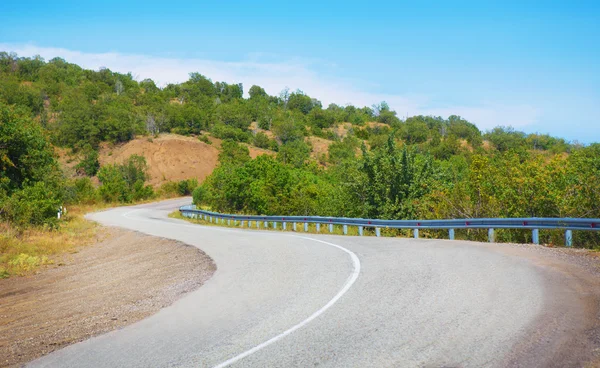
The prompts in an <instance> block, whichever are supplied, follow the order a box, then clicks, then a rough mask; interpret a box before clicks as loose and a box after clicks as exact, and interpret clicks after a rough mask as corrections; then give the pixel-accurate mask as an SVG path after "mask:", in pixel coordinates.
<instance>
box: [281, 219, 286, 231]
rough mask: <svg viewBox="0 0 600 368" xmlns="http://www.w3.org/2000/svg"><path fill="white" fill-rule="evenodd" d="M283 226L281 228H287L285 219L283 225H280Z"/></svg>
mask: <svg viewBox="0 0 600 368" xmlns="http://www.w3.org/2000/svg"><path fill="white" fill-rule="evenodd" d="M281 226H282V227H283V230H286V229H287V224H286V223H285V221H284V222H283V225H281Z"/></svg>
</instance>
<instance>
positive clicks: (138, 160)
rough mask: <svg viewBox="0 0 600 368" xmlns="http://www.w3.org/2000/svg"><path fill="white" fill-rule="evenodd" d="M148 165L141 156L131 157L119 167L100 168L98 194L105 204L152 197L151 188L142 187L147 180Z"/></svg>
mask: <svg viewBox="0 0 600 368" xmlns="http://www.w3.org/2000/svg"><path fill="white" fill-rule="evenodd" d="M147 169H148V165H147V164H146V159H145V158H144V157H143V156H138V155H131V156H130V157H129V159H127V161H125V162H124V163H123V164H121V165H117V164H114V165H106V166H102V167H101V168H100V171H99V172H98V179H100V181H101V182H102V185H101V186H100V189H99V193H100V196H101V197H102V199H103V200H104V201H105V202H131V201H133V200H136V201H137V200H142V199H147V198H151V197H152V196H154V190H153V189H152V187H151V186H144V183H145V181H146V180H147V179H148V174H147V173H146V171H147Z"/></svg>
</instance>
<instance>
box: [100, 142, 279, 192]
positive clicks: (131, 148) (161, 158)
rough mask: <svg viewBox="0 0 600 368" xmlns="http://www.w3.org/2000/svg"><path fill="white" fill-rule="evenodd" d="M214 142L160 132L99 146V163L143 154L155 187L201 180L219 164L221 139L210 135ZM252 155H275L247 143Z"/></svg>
mask: <svg viewBox="0 0 600 368" xmlns="http://www.w3.org/2000/svg"><path fill="white" fill-rule="evenodd" d="M209 140H210V142H211V143H212V144H207V143H204V142H201V141H200V140H198V138H196V137H186V136H182V135H176V134H161V135H160V136H159V137H157V138H151V137H140V138H136V139H134V140H132V141H129V142H127V143H125V144H122V145H118V146H113V147H111V146H110V145H108V144H104V145H103V146H102V147H101V149H100V158H99V160H100V165H105V164H112V163H121V162H123V161H125V160H126V159H127V158H128V157H129V156H131V155H133V154H136V155H140V156H144V157H145V158H146V162H147V163H148V167H149V174H150V180H149V183H150V184H151V185H152V186H155V187H156V186H159V185H161V184H163V183H165V182H167V181H179V180H183V179H190V178H196V179H198V181H199V182H202V181H203V180H204V179H205V178H206V177H207V176H208V175H210V174H211V173H212V172H213V170H214V169H215V167H217V164H218V158H219V150H220V148H221V142H222V141H221V140H220V139H217V138H213V137H210V136H209ZM248 149H249V150H250V156H251V157H252V158H255V157H256V156H259V155H265V154H267V155H268V154H274V152H272V151H269V150H265V149H261V148H257V147H253V146H248Z"/></svg>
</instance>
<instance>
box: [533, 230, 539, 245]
mask: <svg viewBox="0 0 600 368" xmlns="http://www.w3.org/2000/svg"><path fill="white" fill-rule="evenodd" d="M531 240H532V241H533V244H540V230H539V229H533V230H532V231H531Z"/></svg>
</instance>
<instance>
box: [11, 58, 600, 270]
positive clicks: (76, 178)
mask: <svg viewBox="0 0 600 368" xmlns="http://www.w3.org/2000/svg"><path fill="white" fill-rule="evenodd" d="M509 123H510V122H507V124H509ZM160 133H175V134H182V135H191V136H195V137H197V138H198V139H199V140H201V141H202V142H211V140H210V139H209V137H211V139H214V138H219V139H221V140H222V143H221V145H220V147H221V148H220V150H221V153H220V156H219V164H218V166H217V167H216V169H215V170H214V171H213V173H212V174H211V175H210V176H209V177H208V178H207V179H206V180H204V181H203V183H201V185H200V186H198V184H199V183H198V181H196V180H195V179H190V180H183V181H181V182H167V183H165V184H163V185H162V186H161V187H152V186H150V185H148V165H147V163H146V159H145V158H144V157H143V156H138V155H132V156H130V157H128V158H126V159H124V160H123V161H122V162H115V163H112V164H106V165H104V166H102V165H100V162H99V148H100V145H101V143H102V142H108V143H110V144H121V143H125V142H128V141H130V140H133V139H134V138H136V137H137V136H148V140H152V137H153V136H156V135H158V134H160ZM324 142H326V143H324ZM322 144H325V146H319V147H317V146H316V145H322ZM249 145H250V146H254V147H258V148H262V149H264V150H267V151H266V152H269V153H270V154H269V155H259V156H258V157H256V158H251V156H250V154H249V149H248V146H249ZM55 147H60V148H61V150H66V151H68V152H70V153H71V154H72V157H77V160H79V162H77V163H76V165H75V171H76V172H75V174H74V175H71V174H66V170H65V169H64V168H62V167H61V166H60V165H59V163H58V161H57V157H56V153H55ZM317 149H318V150H317ZM598 183H600V145H598V144H592V145H589V146H583V145H580V144H577V143H576V142H567V141H565V140H564V139H560V138H555V137H551V136H548V135H544V134H525V133H522V132H519V131H515V130H513V129H512V128H510V127H497V128H495V129H493V130H491V131H487V132H481V131H480V130H479V129H478V128H477V127H476V126H475V125H474V124H472V123H471V122H469V121H466V120H465V119H463V118H461V117H459V116H450V117H448V118H442V117H434V116H413V117H406V118H404V119H402V118H400V117H398V116H397V114H396V112H395V111H393V110H391V109H390V107H389V106H388V105H387V103H385V102H381V103H379V104H376V105H374V106H371V107H356V106H352V105H344V106H342V105H336V104H330V105H329V106H326V107H325V106H323V105H322V104H321V102H320V101H318V100H317V99H315V98H312V97H310V96H308V95H307V94H305V93H304V92H302V91H300V90H296V91H290V90H288V89H286V90H284V91H282V92H281V93H280V94H279V95H278V96H271V95H269V94H267V93H266V91H265V90H264V89H263V88H261V87H260V86H256V85H254V86H251V87H250V88H249V90H248V93H247V96H244V88H243V86H242V85H241V84H235V83H234V84H229V83H226V82H218V81H217V82H213V81H211V80H210V79H208V78H207V77H205V76H203V75H201V74H199V73H191V74H190V78H189V80H187V81H186V82H183V83H180V84H169V85H167V86H165V87H162V88H159V87H158V86H156V84H155V83H154V82H153V81H152V80H150V79H146V80H143V81H140V82H138V81H136V80H134V78H133V77H132V75H130V74H121V73H115V72H112V71H110V70H108V69H104V68H103V69H100V70H98V71H91V70H85V69H83V68H81V67H79V66H77V65H75V64H70V63H67V62H66V61H65V60H63V59H60V58H55V59H52V60H50V61H45V60H43V59H42V58H39V57H34V58H23V57H18V55H15V54H9V53H5V52H0V219H1V221H2V225H1V229H2V232H1V233H2V237H1V238H0V239H1V240H0V242H1V243H0V250H1V255H0V274H1V275H3V276H6V275H9V274H23V273H27V272H30V271H28V270H30V269H35V268H36V267H38V266H39V265H41V264H44V263H49V262H52V257H51V256H52V255H53V254H55V253H57V252H59V250H58V248H59V246H58V245H56V246H55V245H51V244H54V243H52V242H53V241H54V239H60V237H61V236H66V237H68V235H65V234H71V233H72V234H73V236H74V237H73V238H69V239H72V241H71V240H69V239H66V238H65V239H63V240H60V241H58V240H57V241H56V244H59V245H64V248H65V249H71V248H70V246H69V244H76V243H82V242H85V241H83V240H82V239H85V238H91V237H92V236H91V235H89V234H92V232H93V229H87V228H85V227H84V229H81V228H79V229H78V226H83V225H81V224H80V225H78V224H77V221H79V220H78V219H80V217H77V216H76V215H75V214H78V213H81V212H82V211H79V210H78V208H86V209H90V208H98V207H99V206H100V207H101V206H105V205H109V204H110V205H114V204H122V203H123V204H125V203H134V202H139V201H146V200H151V199H155V198H168V197H174V196H179V195H189V194H192V193H193V197H194V202H195V203H196V204H197V205H202V206H208V207H210V208H211V209H213V210H215V211H221V212H232V213H248V214H265V215H274V214H285V215H309V214H310V215H324V216H348V217H369V218H386V219H416V218H423V219H434V218H473V217H600V204H599V203H600V187H599V186H598ZM62 207H67V208H68V209H69V210H70V211H68V212H67V216H66V217H63V218H62V219H60V220H59V219H58V218H57V212H58V210H59V208H62ZM70 229H71V230H70ZM73 229H78V230H77V231H76V230H73ZM36 234H37V235H36ZM40 234H46V237H47V238H48V239H52V241H50V240H48V239H46V240H48V242H45V240H40V239H39V238H40V237H41V235H40ZM86 234H87V235H86ZM574 235H575V244H576V245H578V246H583V247H589V248H594V247H597V246H598V245H599V244H600V242H599V240H600V238H599V236H598V235H597V233H593V232H575V234H574ZM77 236H81V237H82V238H81V239H79V238H77ZM529 236H530V234H529V233H528V232H523V231H502V232H499V234H498V238H499V239H500V240H503V241H515V242H526V241H529V240H530V239H529ZM469 237H472V238H473V239H478V238H479V237H480V238H481V239H483V238H484V234H479V233H477V232H474V233H473V234H471V235H469ZM541 241H542V242H544V243H551V244H561V241H562V240H561V237H560V236H558V235H557V234H555V233H553V232H543V233H542V234H541ZM41 244H48V245H44V246H42V245H41ZM44 257H48V258H44ZM30 265H31V266H30Z"/></svg>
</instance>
